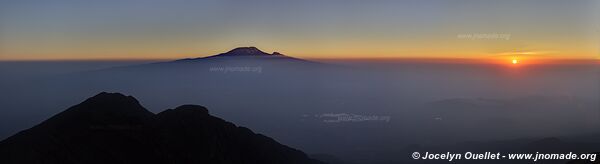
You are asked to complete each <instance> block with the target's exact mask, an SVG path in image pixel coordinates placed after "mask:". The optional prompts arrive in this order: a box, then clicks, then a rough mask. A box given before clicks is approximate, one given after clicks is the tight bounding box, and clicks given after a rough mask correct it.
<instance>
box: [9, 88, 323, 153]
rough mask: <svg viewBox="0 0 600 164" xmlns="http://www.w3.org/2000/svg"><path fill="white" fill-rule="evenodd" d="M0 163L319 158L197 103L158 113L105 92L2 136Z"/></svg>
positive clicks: (129, 99) (125, 97)
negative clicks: (252, 129)
mask: <svg viewBox="0 0 600 164" xmlns="http://www.w3.org/2000/svg"><path fill="white" fill-rule="evenodd" d="M0 163H2V164H13V163H14V164H16V163H19V164H23V163H50V164H53V163H56V164H59V163H60V164H74V163H86V164H96V163H97V164H107V163H111V164H114V163H143V164H155V163H156V164H159V163H160V164H164V163H177V164H185V163H215V164H216V163H221V164H238V163H240V164H241V163H256V164H263V163H282V164H283V163H286V164H288V163H289V164H312V163H321V162H320V161H316V160H313V159H310V158H309V157H308V156H307V155H306V154H305V153H303V152H301V151H299V150H296V149H293V148H290V147H287V146H285V145H282V144H280V143H278V142H277V141H275V140H273V139H271V138H269V137H266V136H264V135H261V134H256V133H254V132H252V131H251V130H250V129H248V128H245V127H238V126H236V125H234V124H233V123H230V122H227V121H224V120H222V119H220V118H217V117H214V116H211V115H210V114H209V113H208V110H207V109H206V108H204V107H202V106H198V105H183V106H180V107H177V108H175V109H168V110H165V111H163V112H161V113H158V114H153V113H151V112H149V111H148V110H146V109H145V108H144V107H142V106H141V105H140V104H139V102H138V101H137V100H136V99H135V98H133V97H131V96H125V95H122V94H119V93H104V92H103V93H100V94H98V95H96V96H94V97H92V98H89V99H87V100H85V101H84V102H82V103H81V104H78V105H75V106H73V107H71V108H69V109H67V110H65V111H63V112H61V113H59V114H57V115H55V116H53V117H52V118H50V119H48V120H46V121H44V122H42V123H41V124H39V125H37V126H34V127H33V128H31V129H28V130H24V131H22V132H20V133H18V134H16V135H14V136H12V137H9V138H7V139H6V140H4V141H1V142H0Z"/></svg>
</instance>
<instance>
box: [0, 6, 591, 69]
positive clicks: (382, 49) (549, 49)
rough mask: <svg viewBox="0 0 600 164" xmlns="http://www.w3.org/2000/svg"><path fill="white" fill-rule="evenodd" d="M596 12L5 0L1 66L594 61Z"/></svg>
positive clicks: (538, 8) (0, 37)
mask: <svg viewBox="0 0 600 164" xmlns="http://www.w3.org/2000/svg"><path fill="white" fill-rule="evenodd" d="M598 10H600V1H598V0H576V1H568V0H369V1H366V0H302V1H300V0H296V1H295V0H168V1H167V0H95V1H91V0H0V60H64V59H176V58H187V57H201V56H207V55H212V54H217V53H220V52H224V51H227V50H229V49H232V48H234V47H239V46H256V47H258V48H260V49H262V50H265V51H267V52H273V51H278V52H282V53H284V54H287V55H290V56H295V57H300V58H396V57H405V58H430V57H435V58H493V57H503V56H527V57H533V58H579V59H588V58H597V57H598V53H599V43H600V41H599V39H600V35H599V31H598V29H600V23H599V21H598V20H599V19H600V14H599V12H598ZM469 34H471V35H479V36H482V35H481V34H487V35H495V34H499V35H509V36H510V37H509V38H464V36H467V35H469ZM461 36H462V38H461Z"/></svg>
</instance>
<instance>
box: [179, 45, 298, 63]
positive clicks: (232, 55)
mask: <svg viewBox="0 0 600 164" xmlns="http://www.w3.org/2000/svg"><path fill="white" fill-rule="evenodd" d="M231 59H261V60H265V59H276V60H292V61H302V62H309V61H307V60H302V59H298V58H294V57H290V56H287V55H284V54H281V53H279V52H273V53H266V52H264V51H261V50H260V49H258V48H256V47H237V48H234V49H232V50H229V51H227V52H225V53H220V54H217V55H212V56H208V57H199V58H188V59H181V60H176V61H175V62H190V61H207V60H231Z"/></svg>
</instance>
